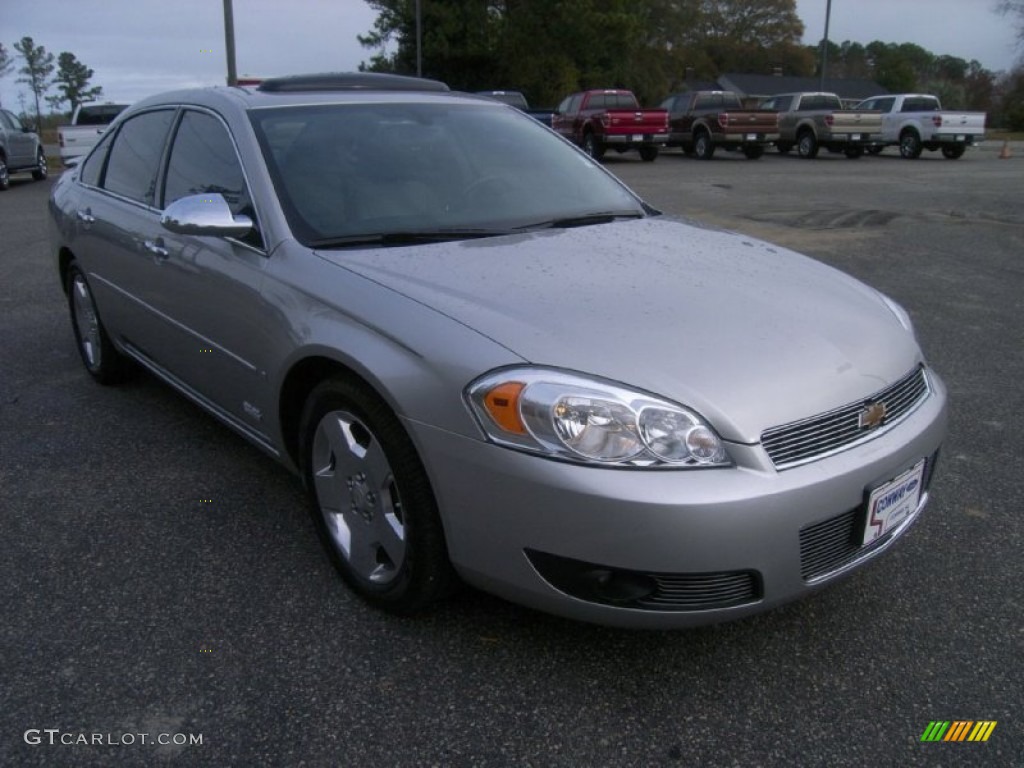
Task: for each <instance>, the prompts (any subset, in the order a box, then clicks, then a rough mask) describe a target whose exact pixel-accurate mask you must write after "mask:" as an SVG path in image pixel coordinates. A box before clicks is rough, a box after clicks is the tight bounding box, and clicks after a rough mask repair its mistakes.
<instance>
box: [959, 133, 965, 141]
mask: <svg viewBox="0 0 1024 768" xmlns="http://www.w3.org/2000/svg"><path fill="white" fill-rule="evenodd" d="M966 138H967V137H966V136H964V135H963V134H960V133H958V134H957V135H956V140H957V141H964V140H965V139H966Z"/></svg>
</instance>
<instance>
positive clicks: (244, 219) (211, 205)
mask: <svg viewBox="0 0 1024 768" xmlns="http://www.w3.org/2000/svg"><path fill="white" fill-rule="evenodd" d="M160 224H161V225H162V226H163V228H164V229H166V230H168V231H170V232H174V233H176V234H179V235H209V236H211V237H242V236H243V235H245V234H247V233H248V232H249V231H250V230H251V229H252V227H253V224H252V219H250V218H249V217H248V216H234V215H232V213H231V209H230V208H229V207H228V203H227V200H225V199H224V196H223V195H222V194H220V193H219V192H210V193H207V194H204V195H189V196H188V197H183V198H181V199H180V200H175V201H174V202H173V203H171V204H170V205H169V206H167V209H166V210H165V211H164V215H163V216H161V217H160Z"/></svg>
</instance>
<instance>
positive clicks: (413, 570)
mask: <svg viewBox="0 0 1024 768" xmlns="http://www.w3.org/2000/svg"><path fill="white" fill-rule="evenodd" d="M300 439H301V441H302V451H303V454H302V461H303V475H304V478H305V481H306V487H307V490H308V493H309V499H310V505H311V512H312V515H313V519H314V522H315V524H316V528H317V532H318V533H319V535H320V539H321V541H322V542H323V543H324V545H325V547H326V549H327V551H328V554H329V555H330V557H331V561H332V562H333V563H334V565H335V567H336V568H337V569H338V571H339V572H340V573H341V576H342V577H343V578H344V579H345V581H346V582H347V583H348V584H349V586H350V587H352V589H353V590H354V591H355V592H356V593H357V594H359V595H360V596H361V597H362V598H363V599H365V600H366V601H367V602H369V603H371V604H372V605H375V606H377V607H379V608H383V609H385V610H388V611H391V612H393V613H399V614H408V613H413V612H415V611H418V610H421V609H423V608H425V607H426V606H427V605H429V604H430V603H431V602H433V601H434V600H436V599H437V598H439V597H441V596H442V595H443V594H445V593H446V592H447V591H448V589H449V587H450V585H451V584H452V583H453V581H454V577H453V573H452V570H451V565H450V564H449V562H448V552H447V547H446V545H445V540H444V533H443V530H442V526H441V521H440V516H439V515H438V511H437V504H436V502H435V500H434V495H433V492H432V490H431V488H430V482H429V480H428V478H427V475H426V471H425V470H424V469H423V465H422V463H421V462H420V459H419V456H418V455H417V453H416V449H415V448H414V447H413V444H412V441H411V440H410V439H409V436H408V435H407V434H406V432H405V430H404V429H403V427H402V425H401V423H400V422H399V421H398V419H397V417H396V416H395V415H394V413H392V411H391V409H390V408H388V406H387V405H386V404H385V403H384V402H383V401H382V400H380V398H379V397H377V396H376V395H375V394H374V393H373V392H371V391H370V390H368V389H367V388H365V387H364V386H362V385H360V384H358V383H356V382H354V381H351V380H349V379H347V378H335V379H329V380H327V381H325V382H323V383H321V384H320V385H319V386H317V387H316V388H315V389H314V390H313V391H312V393H311V394H310V396H309V399H308V400H307V402H306V407H305V409H304V411H303V416H302V426H301V432H300Z"/></svg>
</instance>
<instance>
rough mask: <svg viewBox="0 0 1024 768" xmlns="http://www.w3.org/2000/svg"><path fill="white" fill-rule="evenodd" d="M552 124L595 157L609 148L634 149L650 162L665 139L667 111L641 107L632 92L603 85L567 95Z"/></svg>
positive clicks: (666, 137)
mask: <svg viewBox="0 0 1024 768" xmlns="http://www.w3.org/2000/svg"><path fill="white" fill-rule="evenodd" d="M551 127H552V128H553V129H554V130H555V131H556V132H558V133H560V134H561V135H562V136H564V137H565V138H567V139H569V141H571V142H573V143H574V144H576V145H577V146H579V147H582V148H583V151H584V152H586V153H587V154H588V155H590V156H591V157H592V158H594V159H595V160H600V159H601V158H602V157H603V156H604V153H605V150H608V149H614V150H615V151H616V152H625V151H627V150H631V149H637V150H639V151H640V157H641V158H642V159H643V160H645V161H647V162H651V161H652V160H654V158H656V157H657V156H658V150H659V149H660V148H661V147H663V146H665V144H666V143H667V142H668V111H667V110H664V109H641V108H640V104H639V103H638V102H637V100H636V96H634V95H633V94H632V92H630V91H620V90H617V89H604V88H602V89H600V90H594V91H581V92H579V93H574V94H572V95H570V96H566V97H565V99H563V100H562V103H561V104H559V105H558V108H557V109H556V110H555V116H554V118H553V119H552V125H551Z"/></svg>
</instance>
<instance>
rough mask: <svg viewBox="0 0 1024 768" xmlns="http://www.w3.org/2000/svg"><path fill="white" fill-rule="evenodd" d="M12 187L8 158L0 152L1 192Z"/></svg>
mask: <svg viewBox="0 0 1024 768" xmlns="http://www.w3.org/2000/svg"><path fill="white" fill-rule="evenodd" d="M10 187H11V174H10V172H9V171H8V170H7V158H5V157H4V156H3V154H2V153H0V192H3V191H4V190H7V189H10Z"/></svg>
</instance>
